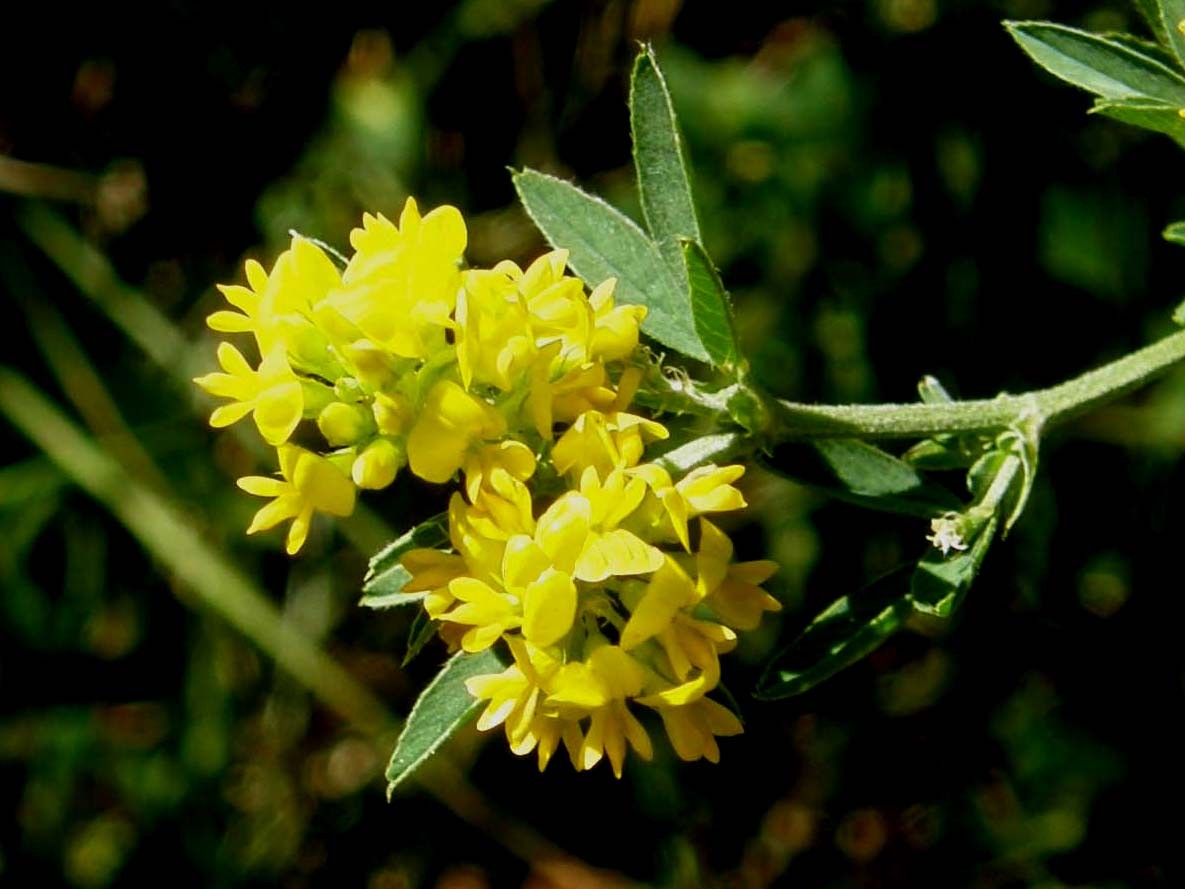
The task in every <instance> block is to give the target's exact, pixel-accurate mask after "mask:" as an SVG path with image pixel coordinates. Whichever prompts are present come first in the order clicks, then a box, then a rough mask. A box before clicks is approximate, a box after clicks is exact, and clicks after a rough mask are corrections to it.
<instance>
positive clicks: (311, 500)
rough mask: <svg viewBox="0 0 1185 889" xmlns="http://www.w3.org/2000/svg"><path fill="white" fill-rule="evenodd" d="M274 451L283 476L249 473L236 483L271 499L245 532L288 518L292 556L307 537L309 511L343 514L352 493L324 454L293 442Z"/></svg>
mask: <svg viewBox="0 0 1185 889" xmlns="http://www.w3.org/2000/svg"><path fill="white" fill-rule="evenodd" d="M278 454H279V458H280V475H281V476H283V478H268V477H265V476H259V475H250V476H246V477H245V478H241V479H239V482H238V484H239V487H240V488H242V489H243V490H244V491H246V492H247V493H248V494H254V495H255V496H257V497H273V498H275V499H274V500H272V502H271V503H269V504H267V505H266V506H264V507H263V508H262V509H261V510H259V512H257V513H256V514H255V518H254V519H253V520H252V522H251V525H250V527H248V528H247V533H248V534H254V533H255V532H256V531H266V530H267V529H268V528H273V527H275V526H276V525H278V524H279V523H280V522H282V521H285V520H286V519H292V527H291V528H289V529H288V554H289V555H295V554H296V553H297V552H298V551H299V550H300V548H301V547H302V546H304V542H305V539H306V538H307V537H308V534H309V524H310V523H311V522H312V518H313V513H314V512H324V513H328V514H329V515H335V516H347V515H349V514H350V513H352V512H353V511H354V499H355V495H356V492H355V489H354V484H353V482H351V481H350V479H349V478H348V477H347V476H346V474H345V473H344V472H342V471H341V470H340V469H339V468H338V467H337V466H335V465H334V464H333V463H331V462H330V461H328V460H326V459H325V458H324V457H319V456H317V455H316V454H313V453H310V452H309V451H306V450H304V449H303V448H298V447H296V446H295V445H281V446H280V448H279V451H278Z"/></svg>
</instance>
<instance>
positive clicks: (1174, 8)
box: [1137, 0, 1185, 65]
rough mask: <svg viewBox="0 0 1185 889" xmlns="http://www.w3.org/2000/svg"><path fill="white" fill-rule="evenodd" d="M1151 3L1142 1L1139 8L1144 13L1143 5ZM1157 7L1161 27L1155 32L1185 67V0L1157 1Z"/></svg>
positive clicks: (1156, 28)
mask: <svg viewBox="0 0 1185 889" xmlns="http://www.w3.org/2000/svg"><path fill="white" fill-rule="evenodd" d="M1150 2H1151V0H1142V2H1141V3H1137V6H1140V7H1141V11H1143V3H1150ZM1155 5H1156V11H1157V13H1158V14H1159V15H1158V19H1159V25H1160V27H1154V30H1155V31H1156V32H1157V36H1158V37H1160V38H1161V39H1162V40H1164V41H1165V42H1166V43H1167V45H1168V47H1169V49H1171V50H1172V51H1173V54H1174V55H1175V56H1176V57H1177V61H1178V62H1179V63H1180V64H1182V65H1185V33H1183V32H1182V31H1181V23H1182V22H1183V21H1185V0H1156V4H1155Z"/></svg>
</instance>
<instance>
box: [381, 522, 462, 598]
mask: <svg viewBox="0 0 1185 889" xmlns="http://www.w3.org/2000/svg"><path fill="white" fill-rule="evenodd" d="M447 542H448V516H446V515H444V514H441V515H438V516H433V517H432V518H430V519H428V520H427V521H426V522H421V523H420V524H418V525H416V526H415V527H414V528H412V529H411V530H410V531H408V532H407V533H406V534H404V535H403V536H401V537H398V538H396V539H395V540H393V541H391V542H390V543H388V544H387V545H386V546H385V547H383V548H382V549H381V550H379V551H378V552H377V553H375V555H374V557H373V558H371V560H370V570H369V571H367V572H366V581H365V582H364V583H363V585H362V593H363V595H362V600H361V602H360V604H362V605H365V606H367V607H368V608H390V607H392V606H395V605H406V604H408V603H411V602H419V601H420V600H421V599H423V598H424V596H425V595H426V593H405V592H403V587H404V586H405V585H406V584H407V582H408V581H409V580H411V573H410V572H409V571H408V570H407V569H406V568H404V567H403V565H401V564H400V562H399V560H400V558H401V557H402V556H403V554H404V553H406V552H407V551H408V550H412V549H418V548H420V547H424V548H432V547H436V546H441V545H442V544H444V543H447Z"/></svg>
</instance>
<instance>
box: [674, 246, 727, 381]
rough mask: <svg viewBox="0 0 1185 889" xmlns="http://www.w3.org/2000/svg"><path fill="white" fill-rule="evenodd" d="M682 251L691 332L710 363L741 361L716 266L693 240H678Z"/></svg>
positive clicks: (722, 285) (725, 363)
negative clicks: (705, 351) (698, 341)
mask: <svg viewBox="0 0 1185 889" xmlns="http://www.w3.org/2000/svg"><path fill="white" fill-rule="evenodd" d="M682 251H683V262H685V263H686V272H687V282H688V287H689V288H690V293H691V315H692V318H693V320H694V321H695V332H696V333H697V334H698V335H699V339H700V342H702V343H703V345H704V348H705V349H707V351H708V355H709V357H710V358H711V359H712V363H713V364H715V365H717V366H719V367H724V368H732V367H736V365H737V364H738V363H739V362H740V360H741V353H740V349H739V348H738V347H737V342H736V334H735V333H734V331H733V325H732V306H731V305H730V303H729V299H728V293H727V291H725V289H724V284H723V282H722V281H721V280H720V275H719V273H717V271H716V266H715V265H713V264H712V260H711V258H710V257H709V256H708V253H707V251H706V250H704V248H703V247H702V246H701V245H700V244H699V242H697V241H690V240H684V241H682Z"/></svg>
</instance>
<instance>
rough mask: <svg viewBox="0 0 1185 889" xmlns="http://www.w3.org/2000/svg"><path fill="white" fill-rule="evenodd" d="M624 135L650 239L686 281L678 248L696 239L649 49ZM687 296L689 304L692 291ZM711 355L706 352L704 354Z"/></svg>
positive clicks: (638, 67)
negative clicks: (631, 152) (627, 138)
mask: <svg viewBox="0 0 1185 889" xmlns="http://www.w3.org/2000/svg"><path fill="white" fill-rule="evenodd" d="M630 131H631V133H632V134H633V140H634V168H635V169H636V171H637V174H638V193H639V195H640V197H641V199H642V213H643V215H644V216H645V218H646V225H647V226H648V227H649V229H650V236H651V238H653V239H654V242H655V243H656V244H657V245H658V249H659V252H660V253H661V254H662V257H663V259H664V260H666V263H667V268H668V269H670V271H671V274H672V275H674V277H675V279H676V280H677V281H681V282H686V281H687V278H688V275H687V272H686V271H685V270H684V265H683V261H684V255H683V252H684V251H683V250H682V249H680V246H679V243H680V239H684V238H687V239H691V240H695V241H699V240H701V238H700V233H699V223H698V222H697V221H696V218H695V201H694V199H693V198H692V196H691V185H690V183H689V182H688V177H687V167H686V164H685V162H684V157H683V140H682V138H681V137H680V135H679V124H678V121H677V120H676V118H675V110H674V108H673V107H672V106H671V95H670V93H669V92H668V91H667V83H666V79H665V78H664V77H663V75H662V70H661V69H660V68H659V67H658V60H657V59H656V58H655V57H654V50H653V49H652V48H651V47H650V46H645V47H643V49H642V51H641V52H640V53H639V54H638V58H637V59H636V60H635V62H634V71H633V75H632V76H631V78H630ZM692 294H693V300H692V302H693V305H694V291H692ZM697 327H698V324H697ZM705 345H707V343H705ZM711 351H712V350H711V348H710V347H709V348H708V352H709V354H711Z"/></svg>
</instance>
